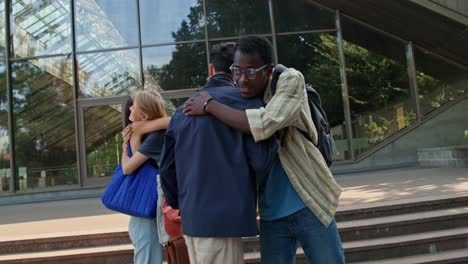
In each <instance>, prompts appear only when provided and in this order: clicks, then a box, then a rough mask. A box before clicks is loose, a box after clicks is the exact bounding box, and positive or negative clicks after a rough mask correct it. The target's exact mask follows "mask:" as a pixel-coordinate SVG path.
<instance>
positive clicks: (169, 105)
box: [164, 98, 188, 116]
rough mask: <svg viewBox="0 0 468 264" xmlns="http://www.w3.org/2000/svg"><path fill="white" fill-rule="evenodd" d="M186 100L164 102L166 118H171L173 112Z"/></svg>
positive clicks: (178, 99)
mask: <svg viewBox="0 0 468 264" xmlns="http://www.w3.org/2000/svg"><path fill="white" fill-rule="evenodd" d="M187 99H188V98H177V99H168V100H164V106H165V107H166V113H167V115H168V116H172V115H173V114H174V112H175V111H176V110H177V108H179V106H181V105H182V104H183V103H184V102H185V101H187Z"/></svg>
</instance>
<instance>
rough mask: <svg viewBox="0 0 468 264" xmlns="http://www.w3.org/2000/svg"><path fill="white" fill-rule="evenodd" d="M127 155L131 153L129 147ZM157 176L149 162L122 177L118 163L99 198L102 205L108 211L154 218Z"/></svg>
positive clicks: (120, 166)
mask: <svg viewBox="0 0 468 264" xmlns="http://www.w3.org/2000/svg"><path fill="white" fill-rule="evenodd" d="M128 153H131V150H130V145H129V147H128ZM130 155H131V154H129V156H130ZM158 174H159V170H158V169H157V168H156V167H154V166H153V165H152V164H151V161H150V160H148V161H146V162H145V163H143V165H141V166H140V167H139V168H138V169H137V170H135V171H134V172H133V173H132V174H129V175H124V173H123V171H122V164H121V163H119V165H117V168H116V169H115V171H114V174H113V175H112V179H111V180H110V182H109V184H108V185H107V187H106V189H105V190H104V193H103V194H102V196H101V200H102V203H103V204H104V205H105V206H106V207H107V208H109V209H110V210H113V211H117V212H120V213H124V214H128V215H132V216H138V217H144V218H155V217H156V205H157V201H158V192H157V182H156V176H157V175H158Z"/></svg>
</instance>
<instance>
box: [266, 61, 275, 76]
mask: <svg viewBox="0 0 468 264" xmlns="http://www.w3.org/2000/svg"><path fill="white" fill-rule="evenodd" d="M273 69H275V65H273V64H270V65H268V67H267V72H268V75H270V74H271V73H272V72H273Z"/></svg>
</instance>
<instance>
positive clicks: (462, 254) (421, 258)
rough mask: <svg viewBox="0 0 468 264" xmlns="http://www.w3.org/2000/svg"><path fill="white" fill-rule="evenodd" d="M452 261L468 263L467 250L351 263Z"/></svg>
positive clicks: (433, 262)
mask: <svg viewBox="0 0 468 264" xmlns="http://www.w3.org/2000/svg"><path fill="white" fill-rule="evenodd" d="M452 261H466V263H468V250H467V249H458V250H449V251H442V252H437V253H433V254H422V255H414V256H409V257H403V258H391V259H383V260H372V261H365V262H351V263H352V264H436V263H452Z"/></svg>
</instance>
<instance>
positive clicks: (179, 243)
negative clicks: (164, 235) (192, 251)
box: [166, 237, 190, 264]
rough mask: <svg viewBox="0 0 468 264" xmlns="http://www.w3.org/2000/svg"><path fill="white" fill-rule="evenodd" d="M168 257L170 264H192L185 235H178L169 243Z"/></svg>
mask: <svg viewBox="0 0 468 264" xmlns="http://www.w3.org/2000/svg"><path fill="white" fill-rule="evenodd" d="M166 257H167V263H168V264H190V260H189V256H188V251H187V245H185V239H184V237H178V238H176V239H173V240H170V241H169V242H168V243H167V247H166Z"/></svg>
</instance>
